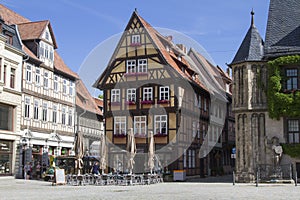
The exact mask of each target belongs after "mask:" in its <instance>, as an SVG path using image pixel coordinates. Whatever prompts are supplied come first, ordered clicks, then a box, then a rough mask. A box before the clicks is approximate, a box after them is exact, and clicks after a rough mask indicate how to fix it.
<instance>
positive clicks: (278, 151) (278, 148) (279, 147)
mask: <svg viewBox="0 0 300 200" xmlns="http://www.w3.org/2000/svg"><path fill="white" fill-rule="evenodd" d="M274 151H275V153H277V154H282V147H281V146H276V147H275V149H274Z"/></svg>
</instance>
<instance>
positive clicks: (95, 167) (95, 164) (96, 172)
mask: <svg viewBox="0 0 300 200" xmlns="http://www.w3.org/2000/svg"><path fill="white" fill-rule="evenodd" d="M99 169H100V167H99V163H98V162H95V163H94V165H93V167H92V174H97V175H98V174H99Z"/></svg>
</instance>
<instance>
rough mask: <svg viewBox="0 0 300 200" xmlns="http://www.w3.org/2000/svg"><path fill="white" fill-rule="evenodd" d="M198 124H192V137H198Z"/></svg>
mask: <svg viewBox="0 0 300 200" xmlns="http://www.w3.org/2000/svg"><path fill="white" fill-rule="evenodd" d="M197 124H198V123H197V122H196V121H193V123H192V137H193V138H194V137H196V134H197Z"/></svg>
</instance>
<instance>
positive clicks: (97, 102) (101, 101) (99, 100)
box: [94, 97, 103, 108]
mask: <svg viewBox="0 0 300 200" xmlns="http://www.w3.org/2000/svg"><path fill="white" fill-rule="evenodd" d="M94 100H95V102H96V105H97V106H98V107H102V108H103V99H99V98H95V97H94Z"/></svg>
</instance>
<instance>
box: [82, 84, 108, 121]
mask: <svg viewBox="0 0 300 200" xmlns="http://www.w3.org/2000/svg"><path fill="white" fill-rule="evenodd" d="M76 106H79V107H80V108H81V109H84V110H87V111H89V112H91V113H95V114H97V115H103V113H102V112H101V110H100V109H99V108H98V106H97V104H96V102H95V100H94V98H93V97H92V96H91V94H90V93H89V91H88V90H87V88H86V87H85V85H84V83H83V82H82V80H81V79H78V81H77V82H76Z"/></svg>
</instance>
